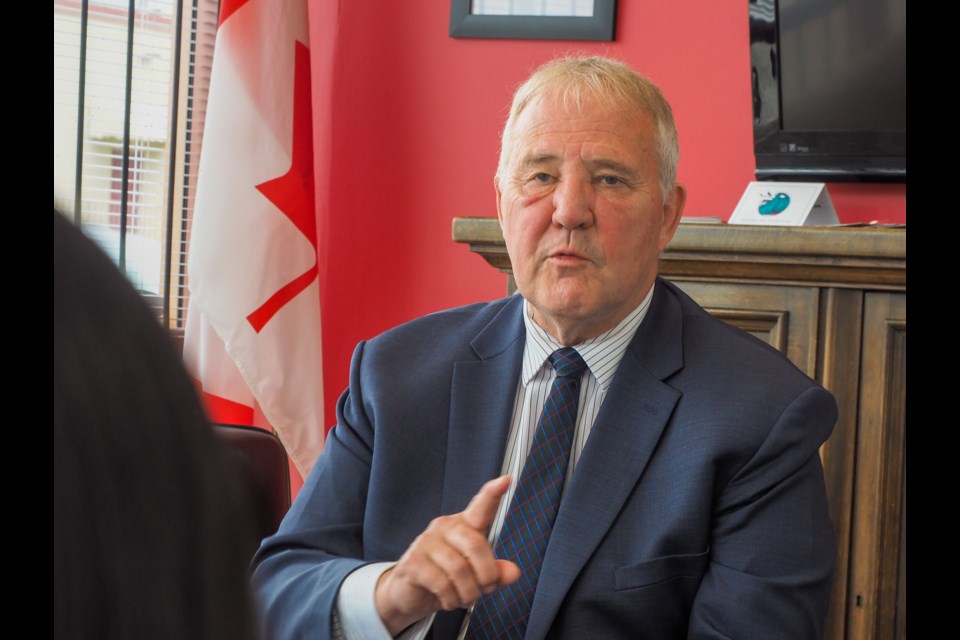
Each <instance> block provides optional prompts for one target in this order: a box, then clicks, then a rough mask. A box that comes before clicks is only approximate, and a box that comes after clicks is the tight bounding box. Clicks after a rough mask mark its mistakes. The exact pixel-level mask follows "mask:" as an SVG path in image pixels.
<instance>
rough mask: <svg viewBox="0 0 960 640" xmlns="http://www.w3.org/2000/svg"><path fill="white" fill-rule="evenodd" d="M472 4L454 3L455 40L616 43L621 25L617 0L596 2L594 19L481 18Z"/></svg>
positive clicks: (452, 33) (458, 0) (452, 29)
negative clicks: (618, 23)
mask: <svg viewBox="0 0 960 640" xmlns="http://www.w3.org/2000/svg"><path fill="white" fill-rule="evenodd" d="M470 5H471V0H450V37H451V38H513V39H519V40H595V41H612V40H613V39H614V33H615V26H616V22H617V20H616V17H617V0H594V3H593V16H592V17H580V16H499V15H498V16H490V15H477V14H474V13H471V7H470Z"/></svg>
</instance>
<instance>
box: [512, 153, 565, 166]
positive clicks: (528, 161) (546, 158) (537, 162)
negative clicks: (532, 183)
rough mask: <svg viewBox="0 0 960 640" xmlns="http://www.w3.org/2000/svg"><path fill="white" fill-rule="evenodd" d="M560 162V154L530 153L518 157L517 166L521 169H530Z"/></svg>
mask: <svg viewBox="0 0 960 640" xmlns="http://www.w3.org/2000/svg"><path fill="white" fill-rule="evenodd" d="M557 162H560V156H558V155H556V154H553V153H532V154H529V155H526V156H524V157H522V158H520V162H518V163H517V166H518V167H519V168H521V169H530V168H533V167H541V166H543V165H545V164H555V163H557Z"/></svg>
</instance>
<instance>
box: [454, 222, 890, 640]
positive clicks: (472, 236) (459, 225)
mask: <svg viewBox="0 0 960 640" xmlns="http://www.w3.org/2000/svg"><path fill="white" fill-rule="evenodd" d="M453 237H454V240H455V241H457V242H464V243H468V244H469V245H470V249H471V250H472V251H475V252H477V253H479V254H480V255H482V256H483V257H484V258H485V259H486V260H487V262H489V263H490V264H491V265H492V266H494V267H496V268H498V269H500V270H502V271H504V272H505V273H507V274H508V276H509V274H510V260H509V257H508V256H507V253H506V249H505V248H504V245H503V239H502V236H501V235H500V229H499V226H498V224H497V221H496V219H493V218H457V219H455V220H454V222H453ZM660 272H661V274H662V275H664V276H665V277H667V278H668V279H670V280H672V281H673V282H675V283H677V284H678V285H679V286H680V287H681V288H682V289H684V290H685V291H686V292H687V293H689V294H690V296H691V297H693V298H694V299H695V300H697V301H698V302H699V303H700V304H701V305H702V306H703V307H705V308H706V309H707V310H709V311H710V312H711V313H712V314H714V315H715V316H717V317H720V318H722V319H723V320H725V321H727V322H729V323H731V324H733V325H736V326H738V327H740V328H742V329H744V330H746V331H749V332H750V333H753V334H754V335H756V336H758V337H761V338H762V339H764V340H766V341H768V342H769V343H770V344H772V345H773V346H775V347H776V348H778V349H779V350H780V351H782V352H783V353H785V354H786V355H787V356H788V357H789V358H790V359H791V360H792V361H793V362H794V363H795V364H796V365H797V366H798V367H800V368H801V369H802V370H804V371H805V372H806V373H807V374H808V375H809V376H810V377H812V378H815V379H817V380H819V381H820V382H821V383H822V384H823V385H824V386H825V387H826V388H828V389H830V391H832V392H833V394H834V395H835V396H836V398H837V403H838V405H839V409H840V417H839V419H838V421H837V425H836V427H835V429H834V432H833V434H832V435H831V437H830V439H829V440H828V441H827V442H826V443H825V444H824V446H823V447H822V448H821V452H820V455H821V459H822V460H823V465H824V474H825V478H826V483H827V492H828V497H829V500H830V511H831V517H832V519H833V523H834V527H835V529H836V532H837V542H838V548H837V574H836V580H835V582H834V592H833V600H832V602H831V607H830V613H829V618H828V621H827V637H828V638H831V639H841V638H851V639H852V638H857V639H859V638H905V637H906V631H905V628H906V587H905V585H906V557H905V542H906V524H905V523H906V517H905V516H906V499H905V495H906V472H905V467H904V460H905V457H904V450H905V448H904V441H905V432H906V386H907V378H906V346H907V345H906V342H907V340H906V336H907V315H906V230H905V229H874V228H862V227H852V228H846V227H829V228H827V227H823V228H816V227H811V228H788V227H748V226H733V225H722V224H718V225H712V224H711V225H705V224H681V225H680V227H679V229H678V230H677V234H676V236H675V237H674V239H673V241H672V242H671V244H670V246H669V247H668V248H667V250H666V251H665V252H664V254H663V256H662V258H661V261H660ZM507 288H508V291H512V290H513V280H512V277H508V284H507Z"/></svg>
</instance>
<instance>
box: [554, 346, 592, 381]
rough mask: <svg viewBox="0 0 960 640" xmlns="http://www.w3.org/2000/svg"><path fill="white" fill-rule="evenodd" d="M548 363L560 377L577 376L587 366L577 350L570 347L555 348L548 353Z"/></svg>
mask: <svg viewBox="0 0 960 640" xmlns="http://www.w3.org/2000/svg"><path fill="white" fill-rule="evenodd" d="M549 359H550V365H551V366H552V367H553V368H554V370H555V371H556V372H557V375H558V376H560V377H561V378H569V377H572V376H579V375H580V374H581V373H583V370H584V369H586V368H587V363H586V362H584V361H583V358H581V357H580V354H579V353H577V350H576V349H574V348H572V347H564V348H563V349H557V350H556V351H554V352H553V353H551V354H550V358H549Z"/></svg>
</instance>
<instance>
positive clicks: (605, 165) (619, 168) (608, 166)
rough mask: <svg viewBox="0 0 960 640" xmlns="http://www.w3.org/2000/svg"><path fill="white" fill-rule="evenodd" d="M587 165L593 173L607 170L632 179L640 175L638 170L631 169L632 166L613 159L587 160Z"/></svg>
mask: <svg viewBox="0 0 960 640" xmlns="http://www.w3.org/2000/svg"><path fill="white" fill-rule="evenodd" d="M585 164H586V165H587V167H588V168H589V169H590V170H591V171H597V170H607V171H613V172H614V173H619V174H620V175H624V176H631V177H637V176H639V175H640V174H639V173H638V172H637V170H636V169H634V168H633V167H631V166H630V165H628V164H625V163H623V162H620V161H618V160H613V159H611V158H594V159H591V160H587V161H586V163H585Z"/></svg>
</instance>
